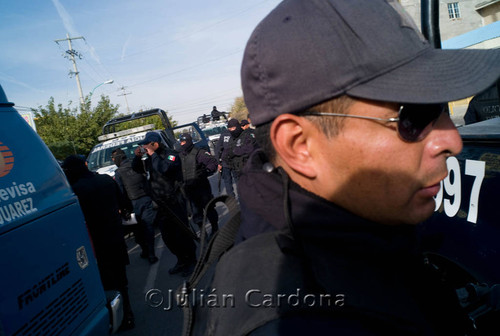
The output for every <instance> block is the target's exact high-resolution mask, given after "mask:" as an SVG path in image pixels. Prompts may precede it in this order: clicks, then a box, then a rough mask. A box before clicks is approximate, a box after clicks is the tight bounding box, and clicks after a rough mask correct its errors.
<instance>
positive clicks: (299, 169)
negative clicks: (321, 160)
mask: <svg viewBox="0 0 500 336" xmlns="http://www.w3.org/2000/svg"><path fill="white" fill-rule="evenodd" d="M317 132H318V130H317V129H316V128H315V127H314V126H313V125H312V123H311V122H310V121H309V120H307V119H306V118H302V117H299V116H296V115H293V114H282V115H280V116H278V117H277V118H276V119H275V120H274V121H273V124H272V125H271V133H270V137H271V141H272V143H273V146H274V148H275V150H276V154H277V161H278V162H276V163H277V164H278V165H283V166H284V167H283V168H285V170H287V169H286V167H289V168H290V169H291V170H292V171H294V172H295V173H297V174H299V175H302V176H303V177H306V178H315V177H316V175H317V174H316V169H315V161H314V157H313V155H311V154H312V153H311V150H310V149H311V146H312V144H313V143H314V140H313V138H312V137H311V136H312V135H313V134H314V133H317Z"/></svg>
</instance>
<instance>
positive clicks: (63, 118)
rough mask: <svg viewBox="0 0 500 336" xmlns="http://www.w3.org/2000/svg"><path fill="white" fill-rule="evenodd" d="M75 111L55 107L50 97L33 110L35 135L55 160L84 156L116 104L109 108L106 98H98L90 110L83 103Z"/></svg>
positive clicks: (94, 142)
mask: <svg viewBox="0 0 500 336" xmlns="http://www.w3.org/2000/svg"><path fill="white" fill-rule="evenodd" d="M78 110H79V109H78V108H77V107H74V108H72V109H71V108H69V107H63V106H62V104H59V105H57V107H56V105H55V102H54V98H53V97H51V98H50V99H49V102H48V104H47V106H46V107H45V108H43V107H42V106H40V107H39V108H38V110H36V111H33V112H34V113H35V123H36V128H37V132H38V134H39V135H40V137H41V138H42V140H43V141H44V142H45V143H46V144H47V146H48V147H49V148H50V150H51V151H52V153H53V154H54V156H55V157H56V158H57V159H60V160H62V159H64V158H65V157H66V156H68V155H71V154H83V155H87V154H88V153H89V151H90V150H91V149H92V147H93V146H94V145H95V144H96V143H97V142H98V140H97V137H98V136H99V135H100V134H101V132H102V126H103V125H104V124H105V123H106V121H108V120H109V119H111V118H113V117H114V116H115V114H116V112H117V111H118V105H112V104H111V103H110V101H109V97H106V96H101V100H100V101H99V103H98V104H97V107H95V108H94V109H91V107H90V100H87V101H86V103H85V105H83V106H82V109H81V111H78Z"/></svg>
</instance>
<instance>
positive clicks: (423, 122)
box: [302, 104, 447, 142]
mask: <svg viewBox="0 0 500 336" xmlns="http://www.w3.org/2000/svg"><path fill="white" fill-rule="evenodd" d="M446 107H447V105H446V104H401V105H400V107H399V112H398V117H397V118H388V119H386V118H376V117H366V116H359V115H351V114H341V113H328V112H316V111H306V112H304V113H302V115H315V116H333V117H349V118H360V119H369V120H378V121H385V122H397V125H398V134H399V136H400V137H401V139H402V140H404V141H406V142H418V141H420V140H422V139H423V138H425V137H426V136H427V135H428V134H429V133H430V131H431V130H432V126H434V123H435V122H436V120H437V119H438V118H439V116H440V115H441V113H442V112H444V111H445V110H446V111H447V109H446ZM429 125H431V127H428V126H429Z"/></svg>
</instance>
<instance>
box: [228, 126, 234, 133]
mask: <svg viewBox="0 0 500 336" xmlns="http://www.w3.org/2000/svg"><path fill="white" fill-rule="evenodd" d="M235 129H236V126H233V127H229V128H228V130H229V132H232V131H234V130H235Z"/></svg>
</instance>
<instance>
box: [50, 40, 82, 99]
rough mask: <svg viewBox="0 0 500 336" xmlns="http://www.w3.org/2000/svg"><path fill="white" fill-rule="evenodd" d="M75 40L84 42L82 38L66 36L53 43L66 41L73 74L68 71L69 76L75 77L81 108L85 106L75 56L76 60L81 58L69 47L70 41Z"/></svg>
mask: <svg viewBox="0 0 500 336" xmlns="http://www.w3.org/2000/svg"><path fill="white" fill-rule="evenodd" d="M77 39H83V40H85V38H84V37H83V36H78V37H69V34H66V38H65V39H58V40H55V41H54V42H55V43H57V44H59V42H62V41H68V45H69V50H66V54H68V55H69V58H70V60H71V62H73V70H74V71H73V72H71V71H70V75H71V74H74V75H75V77H76V85H77V86H78V92H79V93H80V104H81V105H82V106H83V105H84V104H85V101H84V100H83V91H82V85H81V84H80V77H79V76H78V68H77V67H76V61H75V55H76V56H78V58H81V57H80V54H79V53H78V52H77V51H75V50H73V47H72V46H71V40H77Z"/></svg>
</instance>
